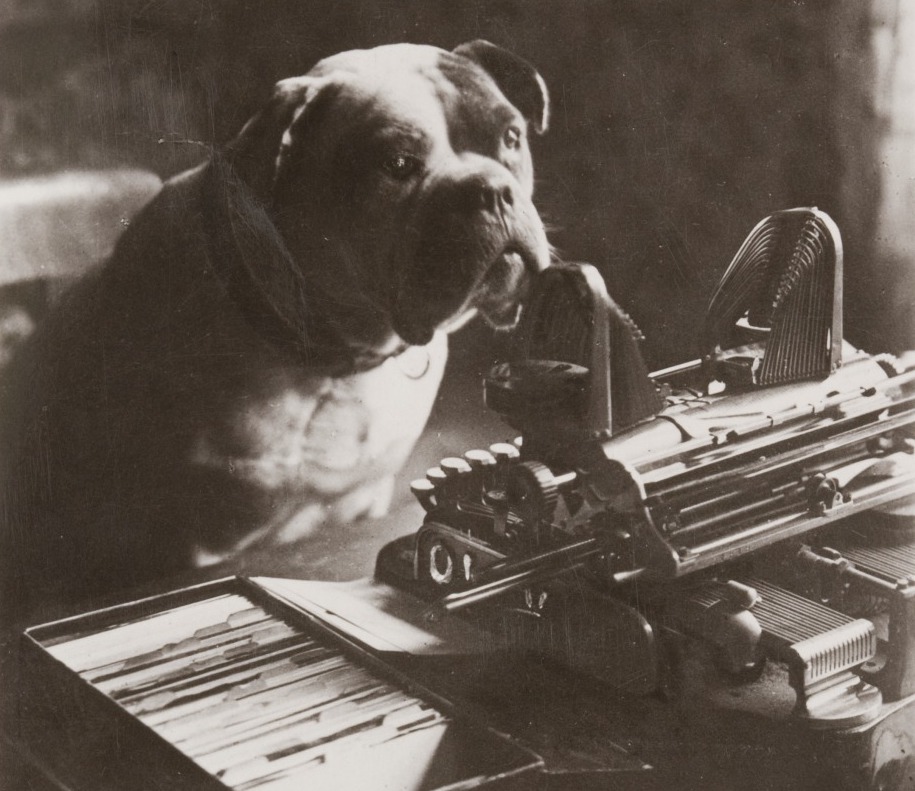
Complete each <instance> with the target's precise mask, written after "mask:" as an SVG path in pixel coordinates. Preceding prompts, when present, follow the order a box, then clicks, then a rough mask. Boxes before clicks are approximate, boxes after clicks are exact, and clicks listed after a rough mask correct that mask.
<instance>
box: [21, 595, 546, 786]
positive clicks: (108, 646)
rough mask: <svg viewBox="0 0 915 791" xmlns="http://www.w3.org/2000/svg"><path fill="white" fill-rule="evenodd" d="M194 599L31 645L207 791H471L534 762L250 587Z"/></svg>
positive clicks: (39, 638)
mask: <svg viewBox="0 0 915 791" xmlns="http://www.w3.org/2000/svg"><path fill="white" fill-rule="evenodd" d="M202 593H203V595H201V596H200V597H194V598H192V599H191V600H190V601H182V602H180V603H175V604H169V605H167V606H163V607H161V608H159V607H156V608H154V609H153V610H150V609H149V607H142V608H130V607H128V608H127V611H126V612H119V611H114V612H113V613H111V614H110V617H107V618H106V617H104V616H101V617H94V616H89V617H86V618H81V619H76V620H73V621H67V622H60V623H58V624H55V625H49V626H46V627H38V628H36V629H33V630H30V632H29V637H30V638H31V640H33V641H34V644H35V646H36V647H40V649H41V650H42V651H43V652H45V653H46V654H47V655H48V656H50V657H52V658H53V660H55V661H56V662H57V663H59V664H60V665H62V666H63V667H65V668H66V669H67V671H68V672H69V673H70V674H72V676H73V683H74V684H78V683H80V682H82V683H84V684H87V685H89V687H91V689H92V690H93V691H94V692H95V693H98V694H100V695H103V696H105V698H106V699H107V700H108V702H109V703H110V704H114V706H116V707H117V708H118V709H120V710H121V712H123V713H126V714H127V715H129V716H130V718H132V719H133V720H134V721H136V722H137V723H139V724H141V725H142V726H145V728H146V729H148V731H150V732H151V733H150V736H151V739H152V740H153V741H155V740H156V739H158V740H162V741H164V742H166V743H167V744H168V745H170V746H171V747H172V748H174V749H175V750H177V751H179V752H180V753H181V754H183V755H184V756H185V757H186V758H187V759H189V760H190V761H192V762H193V763H194V764H195V765H196V767H197V768H199V769H201V770H203V772H204V773H205V775H206V776H208V777H209V778H212V779H213V780H214V781H215V783H213V787H224V788H232V789H237V791H253V790H254V789H265V790H268V789H269V791H282V790H283V789H300V788H302V787H305V786H307V787H308V788H310V789H323V788H327V789H330V788H349V787H359V788H367V789H371V788H384V789H389V788H390V789H426V788H437V787H439V786H440V785H444V786H447V787H448V788H449V789H450V788H452V787H455V788H465V787H475V786H477V785H482V784H483V783H484V781H485V780H487V779H491V778H493V777H496V776H500V775H503V774H508V775H511V774H513V773H517V772H520V771H523V770H526V769H529V768H531V767H532V766H535V765H536V763H537V759H536V757H534V756H532V755H531V754H527V753H526V752H525V751H523V750H522V749H521V748H515V747H514V745H513V744H511V743H509V742H508V741H507V740H503V739H502V737H499V736H497V735H496V734H495V733H493V732H489V731H487V730H486V729H485V728H484V727H480V728H478V731H479V732H476V731H474V732H473V733H470V732H469V730H468V729H469V725H468V723H467V722H466V721H458V720H460V719H461V718H459V717H458V718H457V719H456V718H455V715H454V713H453V712H451V711H450V709H449V707H448V705H447V704H445V703H444V701H441V700H438V699H436V698H435V697H434V696H433V695H432V694H431V693H428V692H425V691H422V690H417V688H416V686H415V685H414V684H412V683H410V682H408V681H407V680H406V679H404V678H402V677H400V676H399V675H398V674H396V673H395V672H394V671H393V670H391V669H390V668H388V667H387V666H385V665H383V664H381V663H379V662H378V661H377V660H376V659H375V658H374V657H371V656H370V655H369V654H367V653H366V652H363V651H362V650H360V649H359V648H358V647H357V646H354V645H353V644H350V643H348V642H347V641H345V640H344V639H343V638H341V637H338V636H337V635H335V634H334V633H332V632H330V631H329V630H327V629H326V628H323V627H322V625H321V624H320V623H318V622H316V621H315V620H314V619H312V618H311V617H310V616H307V615H305V614H302V613H297V612H295V611H292V610H288V611H287V609H286V607H285V606H284V605H279V604H278V603H277V602H275V601H272V600H270V599H269V597H267V596H266V595H264V594H263V593H262V592H260V591H258V590H257V589H255V587H254V586H253V585H248V584H247V583H244V582H242V581H233V582H230V583H227V584H226V585H224V586H222V587H221V588H220V587H217V588H210V587H207V588H205V589H204V590H203V592H202ZM153 601H155V600H153ZM74 727H77V728H78V727H79V723H74ZM151 787H155V783H151ZM194 787H196V786H194Z"/></svg>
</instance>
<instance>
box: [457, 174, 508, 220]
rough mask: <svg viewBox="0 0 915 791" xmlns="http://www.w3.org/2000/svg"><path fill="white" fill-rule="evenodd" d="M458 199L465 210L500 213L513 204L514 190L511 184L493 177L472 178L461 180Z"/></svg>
mask: <svg viewBox="0 0 915 791" xmlns="http://www.w3.org/2000/svg"><path fill="white" fill-rule="evenodd" d="M459 201H460V204H461V206H462V207H463V208H464V209H466V210H467V211H481V210H482V211H485V212H489V213H490V214H501V213H502V212H503V211H505V209H508V208H511V207H512V206H514V204H515V192H514V189H513V188H512V185H511V184H508V183H504V182H499V181H498V180H497V179H493V178H474V179H468V180H467V181H465V182H463V184H462V185H461V188H460V195H459Z"/></svg>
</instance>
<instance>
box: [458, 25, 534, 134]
mask: <svg viewBox="0 0 915 791" xmlns="http://www.w3.org/2000/svg"><path fill="white" fill-rule="evenodd" d="M454 54H455V55H463V56H464V57H465V58H469V59H470V60H472V61H473V62H474V63H476V64H477V65H478V66H482V68H483V69H484V70H485V71H486V72H488V73H489V76H490V77H492V78H493V80H494V81H495V83H496V85H498V86H499V90H501V91H502V93H504V94H505V98H506V99H508V100H509V101H510V102H511V103H512V104H513V105H515V107H517V108H518V109H519V110H520V111H521V113H522V114H523V115H524V117H525V118H527V120H528V122H529V123H530V124H531V126H532V127H533V129H534V131H535V132H538V133H541V134H542V133H543V132H545V131H546V129H547V126H548V125H549V120H550V98H549V94H548V93H547V89H546V83H545V82H544V81H543V77H541V76H540V74H539V73H538V71H537V69H535V68H534V67H533V66H532V65H531V64H530V63H528V62H527V61H526V60H524V58H519V57H518V56H517V55H515V54H514V53H512V52H509V51H508V50H507V49H502V47H497V46H496V45H495V44H490V43H489V42H488V41H484V40H483V39H477V40H476V41H468V42H467V43H466V44H461V45H460V46H459V47H457V48H456V49H455V50H454Z"/></svg>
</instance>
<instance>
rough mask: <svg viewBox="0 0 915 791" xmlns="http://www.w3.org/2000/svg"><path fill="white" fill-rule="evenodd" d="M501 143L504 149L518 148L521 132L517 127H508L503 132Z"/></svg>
mask: <svg viewBox="0 0 915 791" xmlns="http://www.w3.org/2000/svg"><path fill="white" fill-rule="evenodd" d="M502 142H503V143H504V144H505V147H506V148H511V149H515V148H520V147H521V130H520V129H519V128H518V127H517V126H510V127H508V129H506V130H505V134H503V135H502Z"/></svg>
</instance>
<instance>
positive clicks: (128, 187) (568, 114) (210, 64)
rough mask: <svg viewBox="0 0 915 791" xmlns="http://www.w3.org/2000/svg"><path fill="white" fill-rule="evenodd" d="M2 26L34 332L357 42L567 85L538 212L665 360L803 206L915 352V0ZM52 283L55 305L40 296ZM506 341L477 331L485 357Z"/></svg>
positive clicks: (871, 332) (531, 7)
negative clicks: (62, 294) (769, 221)
mask: <svg viewBox="0 0 915 791" xmlns="http://www.w3.org/2000/svg"><path fill="white" fill-rule="evenodd" d="M0 20H2V22H0V238H2V239H5V240H6V241H5V242H3V243H0V271H2V272H4V273H5V276H0V282H2V283H5V284H6V285H5V287H4V289H3V291H2V293H0V302H2V303H4V313H3V322H4V327H5V330H6V334H7V335H11V336H12V338H13V340H15V339H16V338H17V337H20V336H21V335H23V334H26V333H27V332H28V331H29V326H30V321H32V320H34V316H35V313H36V312H40V310H41V306H42V304H44V302H45V301H46V300H47V298H48V294H49V293H50V294H51V296H53V293H54V286H53V281H54V280H56V279H58V278H61V277H63V278H66V277H69V276H72V275H73V274H77V273H78V272H79V271H80V270H81V268H82V267H83V266H87V265H91V264H92V263H93V261H94V259H96V258H98V257H102V256H103V255H104V253H105V252H106V250H107V249H108V248H109V247H110V244H111V242H112V240H113V239H114V237H115V236H116V235H117V233H118V232H119V231H120V229H121V227H123V224H124V223H125V222H126V221H127V216H126V215H127V214H129V213H130V211H132V210H134V209H135V207H136V206H138V205H140V204H142V202H143V201H144V200H145V199H146V197H148V193H149V192H150V191H152V190H154V184H155V180H153V181H149V180H148V178H149V177H148V176H146V175H144V173H146V172H149V173H152V174H155V176H158V177H160V178H167V177H169V176H171V175H173V174H174V173H176V172H179V171H181V170H183V169H185V168H187V167H189V166H191V165H194V164H195V163H197V162H198V161H200V160H201V159H202V158H204V157H205V156H206V155H207V152H208V151H209V150H210V148H211V147H212V146H213V145H218V144H220V143H222V142H224V141H226V140H227V139H229V138H230V137H231V136H232V135H233V134H234V133H235V132H236V131H237V130H238V129H239V128H240V126H241V125H242V124H243V123H244V121H245V120H246V119H247V118H248V117H249V116H250V115H251V114H252V113H253V112H254V111H255V110H256V109H257V107H258V106H259V104H260V103H261V102H262V101H263V99H264V97H265V96H266V95H267V94H268V92H269V89H270V87H271V86H272V85H273V83H274V82H276V81H277V80H278V79H281V78H284V77H287V76H292V75H297V74H301V73H304V72H305V71H307V70H308V69H309V67H310V66H311V65H312V64H313V63H315V62H316V61H317V60H319V59H320V58H322V57H323V56H326V55H329V54H331V53H334V52H337V51H339V50H343V49H350V48H356V47H371V46H374V45H377V44H382V43H386V42H395V41H412V42H427V43H432V44H436V45H439V46H442V47H446V48H452V47H453V46H455V45H457V44H459V43H461V42H463V41H465V40H468V39H472V38H478V37H482V38H487V39H489V40H490V41H493V42H495V43H498V44H501V45H503V46H505V47H508V48H510V49H512V50H514V51H515V52H517V53H518V54H520V55H522V56H524V57H526V58H527V59H529V60H530V61H531V62H533V63H534V64H535V65H536V66H537V67H538V68H539V70H540V71H541V73H542V75H543V77H544V79H545V80H546V82H547V84H548V86H549V87H550V90H551V93H552V100H553V121H552V128H551V129H550V131H549V133H548V134H547V135H546V136H545V137H544V138H543V139H541V140H538V141H536V143H535V158H536V162H537V174H538V187H537V196H536V197H537V203H538V205H539V207H540V208H541V211H542V213H543V214H544V216H545V217H546V219H547V220H548V222H549V224H550V226H551V228H552V233H551V238H552V241H553V243H554V244H555V245H556V246H557V248H558V249H559V251H560V253H561V255H562V256H563V257H564V258H565V259H567V260H580V261H589V262H591V263H594V264H596V265H597V266H598V267H599V268H600V269H601V271H602V272H603V274H604V276H605V278H606V279H607V281H608V285H609V288H610V291H611V294H612V295H613V296H614V297H615V299H616V300H617V301H618V302H619V303H621V304H622V305H623V306H624V307H625V308H626V309H627V310H629V312H630V313H631V314H632V316H633V317H634V318H635V320H636V321H637V323H638V324H639V325H640V326H641V327H642V329H643V331H644V333H645V334H646V336H647V341H646V344H645V351H646V353H647V357H648V359H649V364H650V365H651V366H652V367H654V368H657V367H660V366H663V365H666V364H669V363H673V362H678V361H681V360H683V359H686V358H687V357H689V356H692V355H694V354H695V348H694V346H693V338H694V336H695V334H696V330H697V327H698V325H699V322H700V321H701V318H702V315H703V310H704V306H705V304H706V302H707V300H708V298H709V295H710V292H711V289H712V288H713V287H714V285H715V283H716V282H717V279H718V277H719V276H720V275H721V273H722V271H723V270H724V268H725V267H726V266H727V264H728V262H729V261H730V258H731V257H732V256H733V254H734V253H735V252H736V250H737V248H738V246H739V245H740V243H741V242H742V241H743V239H744V238H745V236H746V234H747V233H748V232H749V230H750V229H751V228H752V226H753V225H754V224H755V223H756V222H757V221H758V220H760V219H761V218H762V217H763V216H765V215H767V214H769V213H770V212H772V211H775V210H778V209H782V208H788V207H791V206H797V205H816V206H819V207H820V208H821V209H824V210H825V211H827V212H829V213H830V214H831V215H832V216H833V218H834V219H835V220H836V221H837V223H838V225H839V227H840V228H841V230H842V233H843V237H844V241H845V249H846V265H845V266H846V325H847V336H848V337H849V338H850V339H851V340H852V341H853V342H855V343H856V344H857V345H859V346H862V347H863V348H865V349H866V350H868V351H872V352H880V351H888V350H899V349H902V348H908V347H911V346H913V345H915V343H913V340H915V331H913V330H915V323H913V318H912V306H913V299H912V294H913V293H915V288H913V286H915V274H913V272H915V267H913V265H912V262H913V260H915V216H913V213H912V211H911V209H910V207H912V206H915V200H912V198H915V6H913V4H911V3H906V2H905V0H866V1H859V0H845V1H844V2H842V1H841V0H807V1H806V2H805V0H794V2H790V3H788V2H775V1H774V0H773V2H751V1H750V0H709V1H707V2H694V1H693V0H657V1H655V2H646V0H619V1H617V2H609V1H605V2H596V1H590V0H563V1H562V2H557V1H556V0H553V1H549V0H493V1H487V2H483V0H475V1H472V2H467V1H463V2H461V1H460V0H421V1H416V0H414V1H410V0H400V2H391V1H390V0H388V1H386V2H385V1H382V0H309V2H308V3H302V2H300V1H299V0H220V2H214V0H0ZM123 168H127V169H129V171H128V172H127V173H126V175H125V173H124V172H114V173H113V172H112V171H118V169H123ZM74 170H75V171H78V173H77V174H72V173H70V174H69V175H65V176H62V175H60V174H61V173H63V172H70V171H74ZM57 237H59V241H58V240H57ZM36 272H37V273H38V274H39V275H40V276H41V277H40V280H41V281H42V283H43V284H42V285H41V286H40V290H38V291H36V290H35V289H36V287H34V286H29V285H24V283H25V281H27V280H29V279H31V277H32V276H33V275H34V274H35V273H36ZM48 281H52V282H51V285H50V286H48ZM49 288H50V291H49V290H48V289H49ZM11 302H12V303H16V307H15V308H12V309H11V308H9V306H8V305H9V303H11ZM486 345H487V341H486V339H485V337H484V336H482V335H480V332H479V331H477V332H476V334H474V332H471V333H470V335H469V336H468V337H467V339H466V340H465V341H464V344H463V346H464V347H465V352H464V353H465V354H470V355H473V354H476V353H477V352H475V351H474V349H481V350H485V347H486ZM480 353H481V354H485V351H480Z"/></svg>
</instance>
